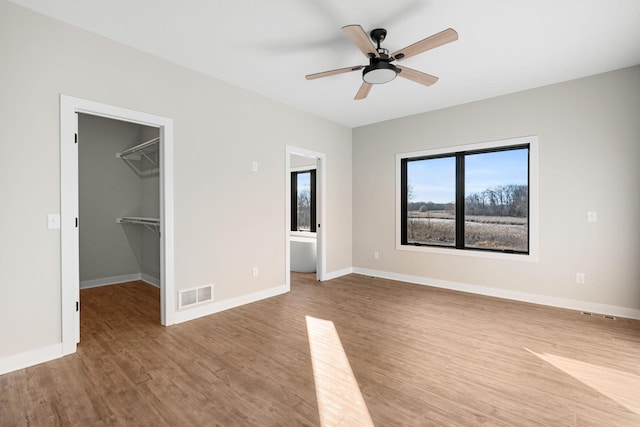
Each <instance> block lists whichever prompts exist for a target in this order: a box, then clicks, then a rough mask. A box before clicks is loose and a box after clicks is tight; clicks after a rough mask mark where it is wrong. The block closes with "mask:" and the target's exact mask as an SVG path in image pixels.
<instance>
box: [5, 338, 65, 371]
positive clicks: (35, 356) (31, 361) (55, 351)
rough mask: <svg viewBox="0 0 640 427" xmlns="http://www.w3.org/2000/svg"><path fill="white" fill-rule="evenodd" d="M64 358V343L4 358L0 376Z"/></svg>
mask: <svg viewBox="0 0 640 427" xmlns="http://www.w3.org/2000/svg"><path fill="white" fill-rule="evenodd" d="M62 356H63V354H62V343H59V344H53V345H49V346H47V347H41V348H36V349H35V350H30V351H27V352H24V353H19V354H15V355H13V356H9V357H3V358H1V359H0V375H3V374H6V373H9V372H13V371H17V370H19V369H24V368H28V367H29V366H34V365H39V364H40V363H44V362H48V361H50V360H53V359H57V358H59V357H62Z"/></svg>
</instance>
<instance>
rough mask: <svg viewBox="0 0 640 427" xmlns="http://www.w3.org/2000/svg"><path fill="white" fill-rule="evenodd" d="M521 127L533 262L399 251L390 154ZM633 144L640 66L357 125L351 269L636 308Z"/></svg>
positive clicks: (639, 202) (638, 228) (638, 205)
mask: <svg viewBox="0 0 640 427" xmlns="http://www.w3.org/2000/svg"><path fill="white" fill-rule="evenodd" d="M526 135H539V155H540V159H539V162H540V165H539V193H540V195H539V218H540V223H539V229H540V232H539V243H540V250H539V262H537V263H530V262H517V261H505V260H497V259H486V258H472V257H465V256H459V255H456V254H455V253H452V254H451V255H441V254H434V253H416V252H407V251H399V250H396V248H395V224H396V215H397V209H396V205H395V203H396V202H395V200H396V189H395V155H396V153H403V152H411V151H418V150H424V149H431V148H440V147H451V146H455V145H465V144H472V143H477V142H484V141H492V140H500V139H508V138H513V137H518V136H526ZM639 141H640V67H633V68H629V69H624V70H620V71H615V72H610V73H606V74H602V75H597V76H593V77H589V78H585V79H580V80H575V81H570V82H566V83H562V84H557V85H553V86H548V87H543V88H539V89H534V90H529V91H525V92H520V93H515V94H511V95H506V96H501V97H498V98H494V99H489V100H486V101H481V102H474V103H471V104H467V105H461V106H457V107H452V108H447V109H443V110H440V111H434V112H430V113H426V114H421V115H416V116H412V117H406V118H402V119H397V120H391V121H388V122H384V123H378V124H375V125H370V126H365V127H361V128H358V129H355V130H354V134H353V159H354V160H353V195H354V196H353V232H354V234H353V242H354V249H353V262H354V266H355V267H358V268H363V269H370V270H376V271H382V272H390V273H396V274H403V275H409V276H415V277H421V278H427V279H433V280H434V281H438V280H440V281H446V282H452V283H456V284H469V285H477V286H483V287H490V288H497V289H502V290H507V291H515V292H522V293H529V294H539V295H544V296H550V297H557V298H565V299H571V300H578V301H588V302H594V303H599V304H607V305H614V306H619V307H627V308H635V309H638V308H640V286H638V285H639V284H640V263H639V262H638V260H640V243H639V241H638V237H639V236H640V221H638V213H640V191H639V189H638V183H639V182H640V167H638V164H639V162H640V143H639ZM587 211H597V212H598V218H599V221H598V222H597V223H588V222H587ZM374 250H377V251H379V252H380V259H379V260H375V259H373V256H372V252H373V251H374ZM576 272H583V273H585V274H586V283H585V284H583V285H578V284H576V282H575V274H576ZM427 281H428V280H427Z"/></svg>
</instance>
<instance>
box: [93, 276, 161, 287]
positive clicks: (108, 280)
mask: <svg viewBox="0 0 640 427" xmlns="http://www.w3.org/2000/svg"><path fill="white" fill-rule="evenodd" d="M135 280H142V281H144V282H147V283H149V284H150V285H153V286H155V287H156V288H159V287H160V280H159V279H156V278H155V277H151V276H149V275H148V274H142V273H133V274H125V275H123V276H114V277H103V278H101V279H92V280H83V281H81V282H80V289H88V288H97V287H99V286H108V285H115V284H117V283H124V282H133V281H135Z"/></svg>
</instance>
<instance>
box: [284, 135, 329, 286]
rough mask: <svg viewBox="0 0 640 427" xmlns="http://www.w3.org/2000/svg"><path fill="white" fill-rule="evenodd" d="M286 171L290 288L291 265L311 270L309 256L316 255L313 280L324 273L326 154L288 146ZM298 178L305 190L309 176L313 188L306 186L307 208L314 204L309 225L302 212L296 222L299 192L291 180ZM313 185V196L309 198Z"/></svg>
mask: <svg viewBox="0 0 640 427" xmlns="http://www.w3.org/2000/svg"><path fill="white" fill-rule="evenodd" d="M285 170H286V190H285V191H286V207H285V211H286V212H285V217H286V233H285V246H286V267H285V270H286V271H285V277H286V285H287V288H288V289H290V287H291V271H292V265H293V267H294V269H296V270H298V271H313V270H312V268H309V265H308V264H309V262H310V261H309V260H310V259H311V257H315V275H316V280H318V281H322V280H324V278H325V276H326V229H327V224H326V185H325V178H326V172H325V171H326V156H325V154H324V153H321V152H317V151H312V150H307V149H304V148H300V147H293V146H287V149H286V167H285ZM298 177H299V178H300V180H299V181H298V182H300V185H301V186H302V185H304V186H305V187H304V191H306V189H307V187H306V185H307V184H306V182H307V177H308V178H309V179H308V182H309V185H311V183H312V182H313V184H314V185H313V187H311V186H309V203H308V205H309V208H311V206H314V209H313V210H312V211H310V212H309V214H308V224H307V216H306V214H305V213H304V212H301V213H300V216H301V218H302V219H299V220H297V221H295V220H296V217H295V216H296V210H297V206H296V204H297V202H296V201H295V200H296V197H297V195H298V194H299V193H300V192H298V191H296V192H295V193H294V192H293V190H294V189H296V182H295V181H293V180H292V179H297V178H298ZM303 182H304V184H303ZM312 188H313V193H314V194H313V197H311V194H312V193H311V190H312ZM312 199H313V202H311V200H312ZM303 210H304V209H303ZM294 222H295V224H294ZM312 222H313V223H312ZM296 224H298V226H296ZM292 249H293V251H292ZM296 251H297V252H296ZM292 261H293V263H292ZM311 267H313V265H311ZM300 269H302V270H300Z"/></svg>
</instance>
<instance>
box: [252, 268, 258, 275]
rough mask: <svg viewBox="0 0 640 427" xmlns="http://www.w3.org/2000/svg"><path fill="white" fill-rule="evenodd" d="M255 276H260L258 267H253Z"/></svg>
mask: <svg viewBox="0 0 640 427" xmlns="http://www.w3.org/2000/svg"><path fill="white" fill-rule="evenodd" d="M253 277H258V267H253Z"/></svg>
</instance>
